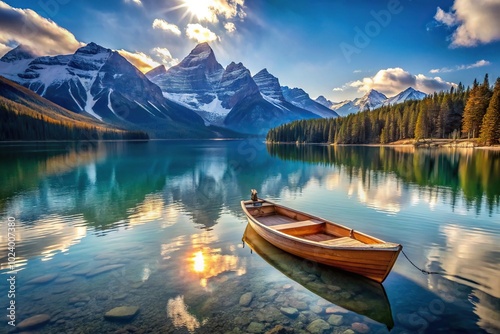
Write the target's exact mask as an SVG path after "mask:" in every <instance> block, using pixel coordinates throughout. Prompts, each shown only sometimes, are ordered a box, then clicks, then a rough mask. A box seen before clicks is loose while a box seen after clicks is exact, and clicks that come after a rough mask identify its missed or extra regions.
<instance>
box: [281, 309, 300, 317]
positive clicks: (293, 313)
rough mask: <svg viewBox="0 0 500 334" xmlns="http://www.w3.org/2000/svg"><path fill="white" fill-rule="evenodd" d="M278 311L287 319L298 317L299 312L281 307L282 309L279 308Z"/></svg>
mask: <svg viewBox="0 0 500 334" xmlns="http://www.w3.org/2000/svg"><path fill="white" fill-rule="evenodd" d="M280 311H281V313H283V314H284V315H286V316H288V317H292V318H294V317H296V316H298V315H299V310H297V309H296V308H293V307H282V308H280Z"/></svg>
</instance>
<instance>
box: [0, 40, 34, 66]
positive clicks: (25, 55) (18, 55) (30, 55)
mask: <svg viewBox="0 0 500 334" xmlns="http://www.w3.org/2000/svg"><path fill="white" fill-rule="evenodd" d="M36 57H37V54H36V53H35V52H34V51H33V50H32V49H31V48H29V47H27V46H25V45H22V44H19V45H18V46H17V47H15V48H14V49H12V50H10V51H9V52H7V53H6V54H5V55H4V56H3V57H2V58H1V59H0V60H1V61H4V62H8V63H11V62H14V61H16V60H21V59H34V58H36Z"/></svg>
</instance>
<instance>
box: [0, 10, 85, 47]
mask: <svg viewBox="0 0 500 334" xmlns="http://www.w3.org/2000/svg"><path fill="white" fill-rule="evenodd" d="M13 42H14V43H18V44H23V45H26V46H28V47H29V48H31V49H34V50H37V51H38V53H39V54H40V55H59V54H70V53H74V52H75V51H76V50H77V49H78V48H79V47H81V46H83V45H84V44H82V43H81V42H79V41H78V40H77V39H76V38H75V36H74V35H73V34H72V33H71V32H69V31H68V30H66V29H64V28H62V27H60V26H58V25H57V24H56V23H55V22H54V21H52V20H49V19H46V18H44V17H41V16H40V15H38V14H37V13H36V12H34V11H33V10H31V9H20V8H13V7H11V6H9V5H8V4H6V3H5V2H3V1H0V43H1V44H4V45H6V44H7V43H9V44H10V43H13Z"/></svg>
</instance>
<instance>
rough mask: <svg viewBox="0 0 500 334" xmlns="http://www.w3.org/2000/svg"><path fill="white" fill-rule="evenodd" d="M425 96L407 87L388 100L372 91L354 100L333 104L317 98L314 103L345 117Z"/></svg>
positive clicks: (420, 98)
mask: <svg viewBox="0 0 500 334" xmlns="http://www.w3.org/2000/svg"><path fill="white" fill-rule="evenodd" d="M426 96H427V94H425V93H423V92H421V91H418V90H415V89H413V88H412V87H409V88H407V89H406V90H404V91H402V92H401V93H399V94H397V95H395V96H393V97H390V98H387V96H385V95H384V94H382V93H380V92H378V91H376V90H374V89H372V90H370V91H369V92H368V93H366V94H365V95H363V96H362V97H360V98H356V99H354V100H345V101H342V102H338V103H335V102H332V101H330V100H328V99H326V98H325V97H324V96H319V97H318V98H317V99H316V102H318V103H320V104H322V105H324V106H328V108H330V109H332V110H334V111H335V112H337V113H338V114H339V115H341V116H346V115H349V114H352V113H357V112H359V111H362V110H368V109H370V110H373V109H376V108H380V107H382V106H387V105H393V104H398V103H403V102H406V101H410V100H422V99H423V98H425V97H426Z"/></svg>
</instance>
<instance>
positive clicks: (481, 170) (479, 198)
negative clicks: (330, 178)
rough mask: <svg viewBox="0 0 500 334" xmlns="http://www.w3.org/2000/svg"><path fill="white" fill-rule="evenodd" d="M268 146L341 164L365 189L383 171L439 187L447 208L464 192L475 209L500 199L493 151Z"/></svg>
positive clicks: (499, 168)
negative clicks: (448, 203) (447, 199)
mask: <svg viewBox="0 0 500 334" xmlns="http://www.w3.org/2000/svg"><path fill="white" fill-rule="evenodd" d="M267 149H268V151H269V153H270V154H271V155H272V156H276V157H279V158H280V159H284V160H292V161H306V162H311V163H315V164H324V165H332V166H335V167H339V168H342V169H343V170H344V172H345V173H346V174H347V175H348V176H349V177H350V178H352V177H354V176H358V177H359V179H360V181H361V182H362V185H361V187H362V188H363V190H364V191H366V189H370V188H371V187H370V181H372V180H373V179H374V178H375V179H376V178H377V177H378V176H377V175H375V174H377V172H383V173H384V175H387V174H394V175H395V176H396V179H397V180H402V181H403V182H404V183H405V184H407V183H413V184H416V185H418V186H426V187H433V188H438V189H439V188H441V187H442V189H440V191H441V195H442V196H443V197H445V196H449V197H450V202H451V205H452V206H455V205H456V202H457V201H458V200H459V199H460V197H461V195H463V197H464V199H465V201H466V203H467V206H468V208H469V209H470V208H475V210H476V211H477V212H478V213H479V212H480V209H481V206H482V205H481V204H482V202H483V200H486V207H487V209H488V211H489V213H490V214H491V213H492V212H493V210H494V209H495V208H498V206H499V203H500V152H498V151H490V150H449V149H440V150H438V149H434V150H426V149H417V150H415V149H413V148H411V147H410V148H407V147H402V148H390V147H381V148H373V147H337V146H312V145H307V146H306V145H268V146H267ZM392 189H393V190H398V189H399V187H398V185H395V186H393V187H392ZM382 195H383V196H382V197H384V194H382ZM395 209H397V208H395Z"/></svg>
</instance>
